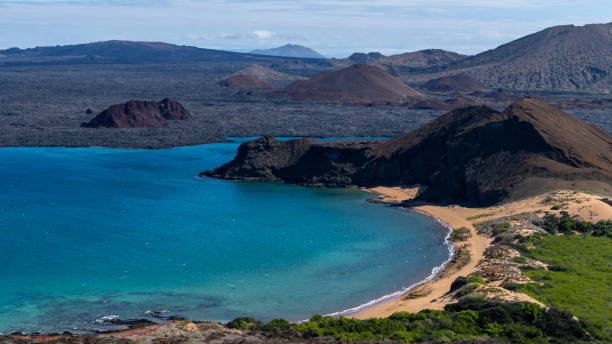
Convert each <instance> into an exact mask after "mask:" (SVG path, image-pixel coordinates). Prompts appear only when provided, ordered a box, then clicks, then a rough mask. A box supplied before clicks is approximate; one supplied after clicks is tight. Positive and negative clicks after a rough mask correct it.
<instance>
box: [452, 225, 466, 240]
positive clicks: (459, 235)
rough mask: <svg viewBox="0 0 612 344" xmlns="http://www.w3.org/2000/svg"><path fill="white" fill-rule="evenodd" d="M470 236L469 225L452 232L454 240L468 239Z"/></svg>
mask: <svg viewBox="0 0 612 344" xmlns="http://www.w3.org/2000/svg"><path fill="white" fill-rule="evenodd" d="M469 237H470V230H469V228H467V227H460V228H457V229H453V232H452V233H451V237H450V238H451V240H452V241H453V242H460V241H466V240H467V239H468V238H469Z"/></svg>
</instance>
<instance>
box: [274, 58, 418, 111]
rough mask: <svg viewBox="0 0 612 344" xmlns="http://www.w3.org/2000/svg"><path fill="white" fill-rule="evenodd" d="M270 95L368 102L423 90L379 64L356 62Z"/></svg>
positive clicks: (414, 94) (404, 96) (400, 97)
mask: <svg viewBox="0 0 612 344" xmlns="http://www.w3.org/2000/svg"><path fill="white" fill-rule="evenodd" d="M270 96H271V97H288V98H291V99H293V100H299V101H329V102H347V103H368V102H385V101H386V102H402V101H405V100H406V99H408V98H410V97H418V96H420V93H419V92H417V91H416V90H414V89H412V88H410V87H409V86H407V85H406V84H404V83H403V82H401V81H400V80H399V79H397V78H395V77H393V76H391V75H389V74H388V73H387V72H385V71H384V70H382V69H380V68H378V67H376V66H370V65H352V66H350V67H347V68H345V69H342V70H339V71H335V72H322V73H319V74H317V75H316V76H314V77H312V78H310V79H307V80H299V81H296V82H294V83H292V84H291V85H289V86H287V87H286V88H284V89H283V90H280V91H278V92H275V93H272V94H270Z"/></svg>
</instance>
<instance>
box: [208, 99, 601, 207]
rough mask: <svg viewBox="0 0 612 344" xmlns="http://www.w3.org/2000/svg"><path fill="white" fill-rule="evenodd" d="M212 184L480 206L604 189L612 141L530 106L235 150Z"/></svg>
mask: <svg viewBox="0 0 612 344" xmlns="http://www.w3.org/2000/svg"><path fill="white" fill-rule="evenodd" d="M203 174H206V175H208V176H212V177H216V178H225V179H237V180H258V181H273V182H286V183H295V184H305V185H319V186H341V187H346V186H361V187H371V186H377V185H388V186H396V185H415V184H420V185H423V186H426V187H427V188H426V190H425V191H424V192H423V193H421V194H420V195H419V196H418V199H420V200H426V201H436V202H444V201H449V202H450V201H452V202H468V203H476V204H482V205H488V204H493V203H497V202H499V201H502V200H504V199H509V198H520V197H526V196H530V195H534V194H538V193H541V192H544V191H550V190H554V189H559V188H566V187H573V188H583V189H586V190H591V191H604V192H606V193H609V192H610V191H612V136H611V135H609V134H607V133H606V132H604V131H602V130H600V129H598V128H596V127H594V126H592V125H589V124H587V123H584V122H582V121H580V120H578V119H576V118H575V117H573V116H571V115H569V114H567V113H565V112H562V111H561V110H558V109H556V108H554V107H552V106H549V105H547V104H545V103H543V102H541V101H539V100H537V99H533V98H525V99H523V100H521V101H519V102H517V103H515V104H512V105H511V106H509V107H508V108H506V109H505V110H504V111H503V112H497V111H495V110H493V109H491V108H489V107H486V106H474V107H467V108H463V109H458V110H454V111H451V112H449V113H447V114H445V115H443V116H441V117H438V118H436V119H434V120H433V121H431V122H429V123H427V124H425V125H424V126H422V127H420V128H418V129H416V130H414V131H411V132H409V133H407V134H405V135H402V136H400V137H397V138H395V139H392V140H388V141H378V142H376V141H374V142H373V141H351V140H341V141H332V142H319V141H315V140H312V139H298V140H291V141H278V140H276V139H274V138H272V137H265V138H262V139H259V140H255V141H250V142H246V143H243V144H242V145H240V147H239V148H238V154H237V155H236V157H235V158H234V160H232V161H231V162H229V163H227V164H225V165H223V166H221V167H219V168H217V169H215V170H213V171H207V172H204V173H203Z"/></svg>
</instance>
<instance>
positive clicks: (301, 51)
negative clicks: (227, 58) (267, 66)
mask: <svg viewBox="0 0 612 344" xmlns="http://www.w3.org/2000/svg"><path fill="white" fill-rule="evenodd" d="M251 54H257V55H269V56H285V57H306V58H310V59H324V58H325V56H323V55H321V54H319V53H318V52H316V51H315V50H313V49H311V48H308V47H305V46H303V45H297V44H285V45H283V46H282V47H278V48H271V49H263V50H253V51H251Z"/></svg>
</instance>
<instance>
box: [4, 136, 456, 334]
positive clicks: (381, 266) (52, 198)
mask: <svg viewBox="0 0 612 344" xmlns="http://www.w3.org/2000/svg"><path fill="white" fill-rule="evenodd" d="M237 146H238V143H222V144H211V145H203V146H194V147H180V148H174V149H170V150H125V149H105V148H2V149H0V161H2V164H0V332H8V331H15V330H19V331H25V332H32V331H45V332H50V331H60V330H73V331H74V330H92V329H96V328H99V327H100V326H101V324H100V319H101V318H102V317H104V316H111V315H116V316H119V317H121V318H123V319H127V318H143V317H145V316H146V314H145V312H146V311H148V310H167V311H168V312H166V313H165V314H167V315H177V316H184V317H188V318H193V319H206V320H216V321H227V320H231V319H233V318H234V317H237V316H253V317H256V318H258V319H261V320H270V319H272V318H275V317H284V318H287V319H289V320H300V319H305V318H308V317H309V316H311V315H312V314H315V313H319V314H326V313H331V312H335V311H338V310H342V309H347V308H351V307H355V306H357V305H359V304H363V303H365V302H368V301H370V300H372V299H375V298H378V297H380V296H382V295H385V294H388V293H390V292H393V291H396V290H399V289H401V288H402V287H404V286H406V285H410V284H411V283H414V282H416V281H419V280H422V279H424V278H425V277H427V276H428V275H429V274H430V272H431V270H432V268H433V267H435V266H437V265H439V264H441V263H442V262H443V261H444V260H445V259H446V258H447V257H448V250H447V247H446V246H445V245H444V243H443V242H444V237H445V235H446V230H445V229H443V228H441V227H440V226H439V225H437V224H436V223H435V222H433V221H432V220H431V219H429V218H427V217H425V216H422V215H420V214H416V213H412V212H409V211H405V210H401V209H397V208H392V207H387V206H383V205H380V204H371V203H368V202H366V200H367V198H369V197H371V195H369V194H367V193H364V192H361V191H357V190H340V189H320V188H304V187H297V186H290V185H276V184H266V183H240V182H230V181H223V180H215V179H209V178H202V179H200V178H197V177H196V176H197V174H198V173H199V172H200V171H203V170H206V169H211V168H214V167H216V166H218V165H220V164H222V163H224V162H227V161H229V160H231V159H232V158H233V156H234V154H235V152H236V148H237Z"/></svg>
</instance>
